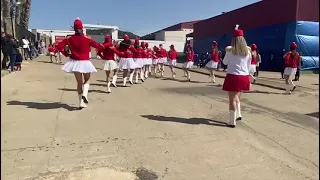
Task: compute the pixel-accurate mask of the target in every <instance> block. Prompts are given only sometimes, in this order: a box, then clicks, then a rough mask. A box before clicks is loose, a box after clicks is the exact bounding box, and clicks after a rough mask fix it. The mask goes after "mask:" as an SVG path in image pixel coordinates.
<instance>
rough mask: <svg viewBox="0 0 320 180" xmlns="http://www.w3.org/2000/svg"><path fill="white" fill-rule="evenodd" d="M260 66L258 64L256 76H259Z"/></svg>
mask: <svg viewBox="0 0 320 180" xmlns="http://www.w3.org/2000/svg"><path fill="white" fill-rule="evenodd" d="M259 70H260V69H259V66H256V72H255V73H254V76H259Z"/></svg>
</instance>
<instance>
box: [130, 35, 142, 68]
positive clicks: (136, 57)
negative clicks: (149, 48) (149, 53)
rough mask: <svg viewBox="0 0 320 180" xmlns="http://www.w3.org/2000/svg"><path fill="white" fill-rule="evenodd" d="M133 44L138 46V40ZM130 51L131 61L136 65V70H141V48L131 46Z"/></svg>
mask: <svg viewBox="0 0 320 180" xmlns="http://www.w3.org/2000/svg"><path fill="white" fill-rule="evenodd" d="M135 44H139V39H136V40H135ZM130 51H131V52H132V53H133V60H134V62H135V63H136V68H142V67H143V65H144V64H143V59H142V53H143V49H142V47H138V48H135V47H133V46H131V47H130Z"/></svg>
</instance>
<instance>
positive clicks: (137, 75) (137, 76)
mask: <svg viewBox="0 0 320 180" xmlns="http://www.w3.org/2000/svg"><path fill="white" fill-rule="evenodd" d="M138 81H139V74H138V73H136V80H135V83H136V84H137V83H138Z"/></svg>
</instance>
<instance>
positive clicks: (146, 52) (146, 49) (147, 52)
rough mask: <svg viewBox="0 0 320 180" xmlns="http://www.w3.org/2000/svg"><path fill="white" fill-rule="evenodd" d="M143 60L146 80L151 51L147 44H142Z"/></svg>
mask: <svg viewBox="0 0 320 180" xmlns="http://www.w3.org/2000/svg"><path fill="white" fill-rule="evenodd" d="M144 58H145V59H144V77H145V78H148V77H149V73H150V72H151V66H150V65H151V64H152V50H151V49H150V48H149V44H148V42H145V43H144Z"/></svg>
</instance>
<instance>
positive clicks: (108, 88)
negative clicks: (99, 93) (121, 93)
mask: <svg viewBox="0 0 320 180" xmlns="http://www.w3.org/2000/svg"><path fill="white" fill-rule="evenodd" d="M110 85H111V82H110V81H109V82H108V84H107V93H111V88H110Z"/></svg>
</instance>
